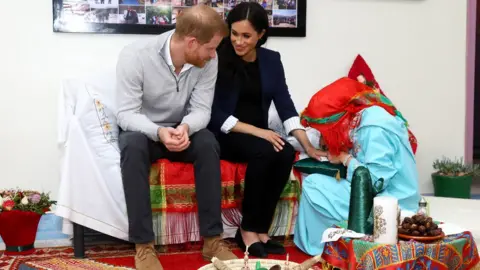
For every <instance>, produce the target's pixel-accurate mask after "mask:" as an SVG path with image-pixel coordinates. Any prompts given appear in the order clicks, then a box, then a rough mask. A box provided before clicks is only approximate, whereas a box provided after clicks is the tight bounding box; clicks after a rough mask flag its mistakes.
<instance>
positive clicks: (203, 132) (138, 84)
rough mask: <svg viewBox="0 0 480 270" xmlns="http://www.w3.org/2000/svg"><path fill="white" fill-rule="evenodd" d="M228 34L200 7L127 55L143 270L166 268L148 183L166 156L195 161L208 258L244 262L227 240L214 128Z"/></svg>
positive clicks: (125, 121)
mask: <svg viewBox="0 0 480 270" xmlns="http://www.w3.org/2000/svg"><path fill="white" fill-rule="evenodd" d="M227 34H228V29H227V26H226V25H225V22H224V21H223V19H222V18H221V17H220V16H219V15H218V14H217V12H216V11H215V10H214V9H212V8H210V7H207V6H205V5H198V6H195V7H192V8H189V9H187V10H186V11H184V12H183V13H182V15H180V16H179V17H178V18H177V24H176V28H175V30H172V31H169V32H166V33H164V34H161V35H159V36H157V37H154V38H149V39H146V40H142V41H139V42H136V43H133V44H131V45H128V46H126V47H125V48H124V49H123V50H122V52H121V53H120V56H119V59H118V63H117V105H118V115H117V118H118V124H119V126H120V128H121V129H122V131H121V133H120V136H119V145H120V150H121V168H122V178H123V185H124V190H125V199H126V202H127V213H128V220H129V236H130V241H132V242H133V243H135V244H136V256H135V265H136V268H137V269H156V270H158V269H162V266H161V264H160V262H159V260H158V258H157V256H156V252H155V249H154V247H153V241H154V233H153V225H152V211H151V205H150V186H149V179H148V177H149V171H150V167H151V164H152V162H154V161H156V160H158V159H160V158H166V159H169V160H171V161H179V162H188V163H193V164H194V170H195V189H196V196H197V204H198V214H199V223H200V234H201V236H203V238H204V246H203V252H202V253H203V257H204V258H205V259H207V260H210V259H211V258H212V257H213V256H215V257H217V258H219V259H221V260H228V259H235V258H236V256H235V255H234V254H233V253H232V252H231V251H230V250H229V249H228V246H227V245H226V244H225V243H224V242H223V240H222V238H221V234H222V233H223V225H222V218H221V181H220V157H219V145H218V143H217V141H216V139H215V137H214V135H213V134H212V133H211V132H209V131H208V130H207V129H206V126H207V124H208V122H209V121H210V110H211V105H212V101H213V95H214V88H215V81H216V78H217V59H216V47H217V46H218V44H219V43H220V41H221V39H222V38H223V37H224V36H225V35H227Z"/></svg>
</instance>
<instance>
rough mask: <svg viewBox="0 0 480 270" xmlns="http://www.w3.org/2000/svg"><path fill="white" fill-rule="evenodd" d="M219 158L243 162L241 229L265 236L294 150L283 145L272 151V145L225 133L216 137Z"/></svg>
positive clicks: (244, 135)
mask: <svg viewBox="0 0 480 270" xmlns="http://www.w3.org/2000/svg"><path fill="white" fill-rule="evenodd" d="M219 142H220V148H221V149H222V159H225V160H229V161H232V162H246V163H247V164H248V165H247V171H246V175H245V192H244V197H243V202H242V215H243V219H242V224H241V227H242V229H244V230H246V231H251V232H256V233H268V230H269V228H270V225H271V223H272V219H273V215H274V214H275V209H276V206H277V202H278V200H279V198H280V195H281V194H282V191H283V189H284V188H285V185H286V183H287V181H288V179H289V177H290V172H291V170H292V165H293V161H294V159H295V150H294V149H293V147H292V146H291V145H290V144H289V143H288V142H285V146H284V147H283V150H282V151H280V152H276V151H275V149H274V148H273V145H272V144H271V143H270V142H268V141H266V140H264V139H261V138H258V137H255V136H251V135H247V134H242V133H233V132H232V133H229V134H226V135H225V134H222V135H220V136H219Z"/></svg>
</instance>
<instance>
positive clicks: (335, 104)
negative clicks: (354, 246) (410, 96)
mask: <svg viewBox="0 0 480 270" xmlns="http://www.w3.org/2000/svg"><path fill="white" fill-rule="evenodd" d="M301 119H302V123H303V124H304V125H305V126H310V127H313V128H315V129H317V130H318V131H320V133H321V136H322V141H323V143H324V144H325V146H326V148H327V151H328V159H329V161H330V162H331V163H337V164H339V163H343V165H344V166H346V167H347V175H346V178H345V179H340V180H337V179H336V178H334V177H331V176H327V175H323V174H311V175H309V176H308V177H306V178H305V179H304V181H303V183H302V198H301V200H300V206H299V212H298V217H297V223H296V225H295V238H294V241H295V244H296V245H297V246H298V247H299V248H300V249H302V250H303V251H305V252H306V253H308V254H311V255H318V254H322V252H323V244H322V243H321V239H322V234H323V232H324V231H325V230H326V229H327V228H329V227H331V226H332V225H333V224H338V223H339V222H341V221H345V220H347V218H348V211H349V202H350V192H351V188H350V183H351V181H352V176H353V173H354V171H355V169H356V168H357V167H359V166H363V167H366V168H367V169H368V170H369V171H370V174H371V179H372V181H373V182H374V183H375V182H376V181H377V180H378V179H380V178H383V180H384V182H383V188H382V190H381V191H380V193H379V194H378V195H377V196H391V197H395V198H397V199H398V203H399V206H400V208H401V209H404V210H408V211H412V212H413V211H416V209H417V206H418V201H419V200H420V195H419V191H418V174H417V170H416V164H415V156H414V153H413V150H412V145H416V141H415V140H412V139H411V138H412V137H413V134H411V132H409V130H408V129H407V122H406V120H405V119H404V118H403V117H402V115H401V113H400V112H399V111H398V110H397V109H396V108H395V106H394V105H393V104H392V102H391V101H390V100H389V99H388V98H387V97H386V96H384V95H383V94H382V93H381V92H379V91H376V90H374V89H373V88H370V87H369V86H367V85H365V84H363V83H360V82H358V81H356V80H352V79H349V78H342V79H339V80H337V81H335V82H334V83H332V84H330V85H328V86H327V87H325V88H324V89H322V90H320V91H319V92H317V93H316V94H315V95H314V96H313V97H312V99H311V100H310V103H309V105H308V107H307V108H306V109H305V111H304V112H303V113H302V116H301ZM413 138H414V137H413Z"/></svg>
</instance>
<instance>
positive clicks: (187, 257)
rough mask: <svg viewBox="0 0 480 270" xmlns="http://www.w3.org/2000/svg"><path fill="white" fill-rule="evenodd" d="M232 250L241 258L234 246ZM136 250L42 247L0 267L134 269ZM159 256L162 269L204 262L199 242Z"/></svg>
mask: <svg viewBox="0 0 480 270" xmlns="http://www.w3.org/2000/svg"><path fill="white" fill-rule="evenodd" d="M286 249H287V252H288V254H289V258H290V260H291V261H294V262H303V261H304V260H306V259H308V258H310V256H308V255H306V254H304V253H303V252H301V251H300V250H299V249H297V248H296V247H295V246H293V245H292V244H291V243H287V244H286ZM232 250H233V252H234V253H235V254H236V255H237V256H239V257H242V256H243V255H242V252H241V251H240V250H239V249H238V248H237V247H232ZM134 255H135V251H134V249H133V246H131V245H102V246H94V247H89V248H87V250H86V257H87V258H86V259H75V258H73V249H72V248H41V249H37V250H36V252H35V253H34V254H32V255H28V256H16V257H13V256H5V255H3V256H1V257H0V269H12V270H17V269H19V270H33V269H42V270H60V269H76V270H87V269H88V270H105V269H106V270H114V269H134ZM159 258H160V261H161V262H162V265H163V267H164V269H165V270H192V269H198V268H199V267H202V266H204V265H206V264H207V262H205V261H204V260H203V259H202V255H201V245H200V244H192V245H188V246H186V245H180V246H168V247H160V248H159ZM269 258H270V259H285V256H269Z"/></svg>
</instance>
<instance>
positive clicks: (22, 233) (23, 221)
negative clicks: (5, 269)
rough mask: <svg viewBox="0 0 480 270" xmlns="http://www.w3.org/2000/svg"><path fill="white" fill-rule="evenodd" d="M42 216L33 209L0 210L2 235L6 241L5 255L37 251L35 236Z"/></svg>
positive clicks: (0, 234)
mask: <svg viewBox="0 0 480 270" xmlns="http://www.w3.org/2000/svg"><path fill="white" fill-rule="evenodd" d="M41 217H42V215H40V214H37V213H35V212H31V211H19V210H11V211H3V212H0V237H2V239H3V242H5V255H28V254H31V253H33V252H34V251H35V247H34V243H35V237H36V236H37V228H38V223H39V222H40V218H41Z"/></svg>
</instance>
